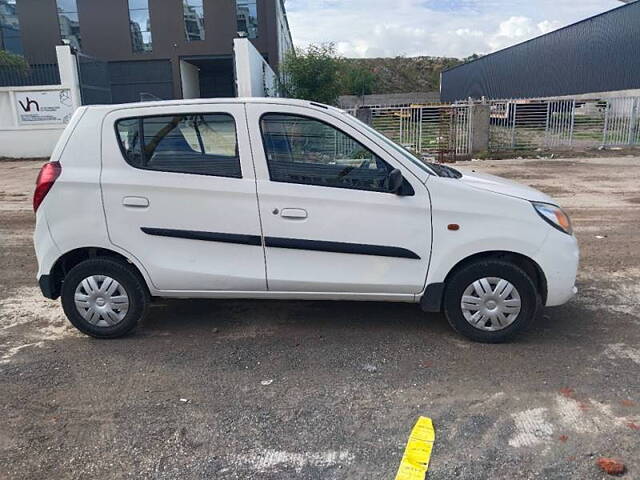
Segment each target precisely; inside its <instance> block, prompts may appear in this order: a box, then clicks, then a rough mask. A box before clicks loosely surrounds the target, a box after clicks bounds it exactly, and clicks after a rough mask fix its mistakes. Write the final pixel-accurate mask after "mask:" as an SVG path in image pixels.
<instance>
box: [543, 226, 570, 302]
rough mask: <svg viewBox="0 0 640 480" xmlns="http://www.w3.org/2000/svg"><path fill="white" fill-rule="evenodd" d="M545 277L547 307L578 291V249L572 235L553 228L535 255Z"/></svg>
mask: <svg viewBox="0 0 640 480" xmlns="http://www.w3.org/2000/svg"><path fill="white" fill-rule="evenodd" d="M536 261H537V262H538V265H540V268H541V269H542V271H543V272H544V275H545V277H546V279H547V302H546V306H547V307H554V306H557V305H563V304H565V303H567V302H568V301H569V300H571V298H573V296H574V295H575V294H576V293H577V292H578V289H577V288H576V275H577V273H578V263H579V261H580V249H579V248H578V241H577V240H576V238H575V237H574V236H569V235H567V234H565V233H562V232H559V231H557V230H553V231H552V232H551V233H550V234H549V236H548V237H547V239H546V241H545V242H544V244H543V246H542V248H541V249H540V251H539V252H538V254H537V255H536Z"/></svg>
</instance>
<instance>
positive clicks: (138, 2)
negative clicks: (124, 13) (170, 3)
mask: <svg viewBox="0 0 640 480" xmlns="http://www.w3.org/2000/svg"><path fill="white" fill-rule="evenodd" d="M129 29H130V31H131V48H132V49H133V51H134V52H150V51H151V50H152V49H153V42H152V39H151V16H150V15H149V0H129Z"/></svg>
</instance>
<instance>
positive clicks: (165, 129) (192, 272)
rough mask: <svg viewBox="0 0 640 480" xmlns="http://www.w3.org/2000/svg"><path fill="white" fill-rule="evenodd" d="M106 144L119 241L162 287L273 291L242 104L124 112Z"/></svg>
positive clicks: (107, 182)
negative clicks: (268, 287)
mask: <svg viewBox="0 0 640 480" xmlns="http://www.w3.org/2000/svg"><path fill="white" fill-rule="evenodd" d="M103 139H104V141H103V147H102V148H103V156H102V175H101V183H102V191H103V198H104V208H105V214H106V218H107V227H108V231H109V237H110V239H111V241H112V242H113V243H114V244H115V245H117V246H119V247H120V248H122V249H124V250H126V251H127V252H129V253H130V254H131V255H133V256H135V257H136V258H137V259H138V260H139V261H140V263H141V264H142V265H143V266H144V268H146V269H147V272H148V274H149V276H150V278H151V281H152V283H153V284H154V285H155V287H156V288H157V289H158V290H161V291H164V292H181V291H188V292H210V291H264V290H266V278H265V266H264V251H263V247H262V236H261V229H260V221H259V218H258V204H257V198H256V185H255V175H254V170H253V162H252V160H251V151H250V148H249V139H248V133H247V127H246V119H245V113H244V107H243V105H242V104H230V105H223V104H210V105H206V104H204V105H182V106H175V107H171V109H170V110H169V109H168V108H165V107H146V108H131V109H122V110H119V111H116V112H114V113H111V114H110V115H108V116H107V117H106V120H105V122H104V127H103Z"/></svg>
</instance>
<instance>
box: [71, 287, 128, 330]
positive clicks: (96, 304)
mask: <svg viewBox="0 0 640 480" xmlns="http://www.w3.org/2000/svg"><path fill="white" fill-rule="evenodd" d="M75 304H76V309H77V310H78V312H79V313H80V315H82V318H84V319H85V320H86V321H87V322H89V323H90V324H92V325H95V326H97V327H112V326H113V325H117V324H118V323H120V322H121V321H122V320H123V319H124V317H125V316H126V315H127V312H128V311H129V296H128V295H127V292H126V291H125V289H124V287H123V286H122V285H120V283H118V282H117V281H116V280H114V279H113V278H111V277H107V276H105V275H91V276H90V277H87V278H85V279H84V280H82V282H80V283H79V284H78V286H77V287H76V292H75Z"/></svg>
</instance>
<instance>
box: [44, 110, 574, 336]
mask: <svg viewBox="0 0 640 480" xmlns="http://www.w3.org/2000/svg"><path fill="white" fill-rule="evenodd" d="M34 209H35V210H36V230H35V234H34V241H35V248H36V253H37V257H38V266H39V269H38V281H39V284H40V287H41V289H42V292H43V294H44V295H45V296H46V297H48V298H51V299H56V298H58V297H61V298H62V306H63V308H64V311H65V313H66V315H67V317H68V318H69V320H70V321H71V322H72V323H73V324H74V325H75V326H76V327H77V328H78V329H79V330H81V331H82V332H84V333H86V334H88V335H91V336H94V337H99V338H113V337H118V336H121V335H124V334H126V333H128V332H130V331H131V330H132V329H134V328H135V326H136V325H137V324H138V322H139V321H140V320H141V319H142V318H143V316H144V315H145V313H146V312H147V307H148V305H149V303H150V302H151V300H152V299H153V298H155V297H179V298H196V297H197V298H264V299H276V298H277V299H308V300H320V299H324V300H370V301H390V302H410V303H418V304H420V306H421V307H422V309H423V310H424V311H427V312H439V311H444V314H445V315H446V318H447V319H448V321H449V323H450V324H451V325H452V327H453V328H454V329H455V330H456V331H458V332H460V333H461V334H463V335H466V336H467V337H469V338H471V339H473V340H477V341H484V342H500V341H504V340H507V339H509V338H511V337H513V336H514V335H515V334H517V333H518V332H520V331H522V330H523V329H524V328H525V327H527V326H528V325H529V324H530V323H531V322H532V320H534V318H535V317H536V312H537V311H538V309H539V307H540V306H541V305H546V306H554V305H561V304H563V303H565V302H567V301H568V300H569V299H570V298H571V297H572V296H573V295H574V294H575V292H576V288H575V286H574V284H575V278H576V270H577V266H578V246H577V242H576V239H575V237H574V236H573V234H572V228H571V223H570V221H569V218H568V217H567V215H566V214H565V213H564V212H563V210H562V209H561V208H560V207H559V206H558V205H557V203H556V202H555V201H554V200H553V199H551V198H550V197H548V196H547V195H544V194H543V193H541V192H539V191H537V190H534V189H531V188H528V187H525V186H522V185H518V184H516V183H513V182H510V181H507V180H503V179H500V178H498V177H494V176H490V175H481V174H477V173H474V172H473V171H469V170H456V169H453V168H450V167H447V166H443V165H435V164H425V163H423V162H422V161H420V160H419V159H418V158H416V157H414V156H413V155H412V154H411V153H410V152H408V151H407V150H405V149H403V148H402V147H400V146H398V145H396V144H394V143H393V142H391V141H390V140H388V139H387V138H386V137H384V136H382V135H381V134H379V133H378V132H376V131H375V130H373V129H372V128H370V127H368V126H367V125H365V124H363V123H361V122H359V121H358V120H357V119H355V118H353V117H351V116H349V115H347V114H346V113H344V112H342V111H341V110H338V109H335V108H332V107H327V106H325V105H320V104H315V103H312V102H306V101H299V100H289V99H215V100H209V99H207V100H203V99H199V100H187V101H168V102H149V103H138V104H126V105H104V106H89V107H82V108H80V109H78V110H77V111H76V113H75V115H74V116H73V118H72V120H71V121H70V123H69V125H68V127H67V128H66V130H65V132H64V134H63V135H62V137H61V139H60V141H59V142H58V145H57V146H56V148H55V151H54V153H53V155H52V157H51V161H50V162H49V163H47V164H45V165H44V166H43V167H42V170H41V172H40V175H39V177H38V182H37V187H36V192H35V195H34Z"/></svg>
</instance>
